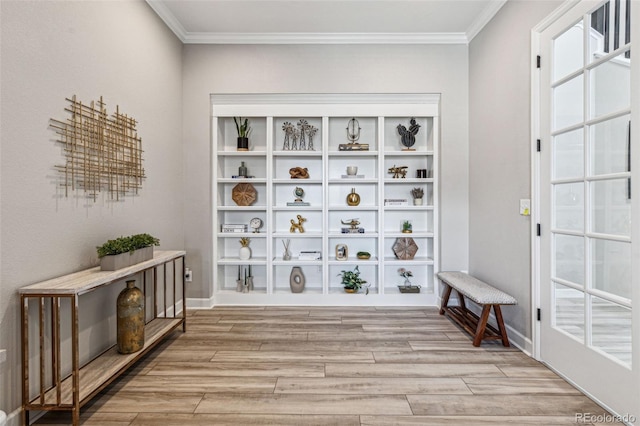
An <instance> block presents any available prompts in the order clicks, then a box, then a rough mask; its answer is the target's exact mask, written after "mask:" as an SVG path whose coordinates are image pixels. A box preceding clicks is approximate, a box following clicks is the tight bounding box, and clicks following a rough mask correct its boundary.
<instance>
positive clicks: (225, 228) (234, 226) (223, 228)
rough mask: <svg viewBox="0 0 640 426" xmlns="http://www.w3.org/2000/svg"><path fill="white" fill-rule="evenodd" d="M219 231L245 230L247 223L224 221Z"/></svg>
mask: <svg viewBox="0 0 640 426" xmlns="http://www.w3.org/2000/svg"><path fill="white" fill-rule="evenodd" d="M220 231H221V232H247V225H244V224H234V223H224V224H222V225H221V226H220Z"/></svg>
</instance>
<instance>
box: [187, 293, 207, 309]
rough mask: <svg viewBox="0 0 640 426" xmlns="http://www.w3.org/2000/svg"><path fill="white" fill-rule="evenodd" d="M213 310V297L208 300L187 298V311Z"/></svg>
mask: <svg viewBox="0 0 640 426" xmlns="http://www.w3.org/2000/svg"><path fill="white" fill-rule="evenodd" d="M211 308H213V296H211V297H210V298H208V299H204V298H195V297H187V309H211Z"/></svg>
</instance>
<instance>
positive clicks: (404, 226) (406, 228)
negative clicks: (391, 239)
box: [402, 220, 413, 234]
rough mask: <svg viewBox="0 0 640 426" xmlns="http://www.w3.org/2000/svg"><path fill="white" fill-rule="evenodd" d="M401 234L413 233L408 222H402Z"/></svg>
mask: <svg viewBox="0 0 640 426" xmlns="http://www.w3.org/2000/svg"><path fill="white" fill-rule="evenodd" d="M402 232H403V233H405V234H410V233H411V232H413V226H411V221H410V220H403V221H402Z"/></svg>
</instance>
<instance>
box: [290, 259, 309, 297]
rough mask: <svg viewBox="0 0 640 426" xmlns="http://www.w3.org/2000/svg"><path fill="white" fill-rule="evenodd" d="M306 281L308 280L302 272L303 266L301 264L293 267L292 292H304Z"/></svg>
mask: <svg viewBox="0 0 640 426" xmlns="http://www.w3.org/2000/svg"><path fill="white" fill-rule="evenodd" d="M305 282H306V280H305V278H304V274H303V273H302V268H300V267H299V266H294V267H293V268H291V275H290V276H289V287H290V288H291V293H302V291H303V290H304V285H305Z"/></svg>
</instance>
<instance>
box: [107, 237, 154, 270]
mask: <svg viewBox="0 0 640 426" xmlns="http://www.w3.org/2000/svg"><path fill="white" fill-rule="evenodd" d="M157 245H160V240H159V239H157V238H156V237H154V236H151V235H149V234H136V235H131V236H129V237H119V238H116V239H115V240H109V241H107V242H106V243H104V244H102V245H101V246H98V247H96V249H97V251H98V257H99V258H100V269H101V270H103V271H115V270H118V269H121V268H126V267H127V266H131V265H135V264H136V263H140V262H144V261H145V260H149V259H152V258H153V246H157Z"/></svg>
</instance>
